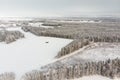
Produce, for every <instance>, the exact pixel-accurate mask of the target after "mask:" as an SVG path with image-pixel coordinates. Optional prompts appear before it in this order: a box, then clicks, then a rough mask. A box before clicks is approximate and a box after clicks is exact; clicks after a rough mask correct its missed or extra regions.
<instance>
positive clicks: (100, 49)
mask: <svg viewBox="0 0 120 80" xmlns="http://www.w3.org/2000/svg"><path fill="white" fill-rule="evenodd" d="M77 57H79V58H81V59H87V60H92V61H101V60H107V59H109V58H110V59H115V58H120V43H95V45H93V46H90V48H87V49H85V50H84V51H82V52H80V55H77Z"/></svg>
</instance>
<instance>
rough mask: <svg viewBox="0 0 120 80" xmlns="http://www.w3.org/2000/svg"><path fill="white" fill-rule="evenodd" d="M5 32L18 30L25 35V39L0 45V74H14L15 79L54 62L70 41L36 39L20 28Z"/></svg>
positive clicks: (48, 38) (36, 37) (49, 38)
mask: <svg viewBox="0 0 120 80" xmlns="http://www.w3.org/2000/svg"><path fill="white" fill-rule="evenodd" d="M7 30H19V31H21V32H22V33H24V34H25V38H23V39H20V40H18V41H16V42H13V43H10V44H5V43H0V50H1V53H0V73H3V72H15V74H16V76H17V78H20V77H21V75H23V74H24V73H25V72H28V71H31V70H34V69H40V67H41V66H43V65H45V64H48V63H49V62H51V61H52V60H54V57H55V56H56V55H57V52H58V51H59V50H60V49H61V48H62V47H64V46H65V45H67V44H68V43H70V42H71V41H72V40H68V39H60V38H51V37H38V36H35V35H33V34H31V33H25V32H23V31H22V30H21V28H20V27H18V28H7ZM56 45H57V46H56Z"/></svg>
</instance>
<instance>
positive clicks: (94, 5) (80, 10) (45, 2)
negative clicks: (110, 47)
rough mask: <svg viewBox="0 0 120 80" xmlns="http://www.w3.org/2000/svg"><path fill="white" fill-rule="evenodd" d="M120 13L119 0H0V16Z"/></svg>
mask: <svg viewBox="0 0 120 80" xmlns="http://www.w3.org/2000/svg"><path fill="white" fill-rule="evenodd" d="M81 15H89V16H94V15H115V16H117V15H120V0H0V17H11V16H13V17H14V16H15V17H16V16H18V17H41V16H43V17H44V16H45V17H47V16H48V17H49V16H81Z"/></svg>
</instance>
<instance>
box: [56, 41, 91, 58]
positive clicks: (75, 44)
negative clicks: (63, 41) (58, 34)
mask: <svg viewBox="0 0 120 80" xmlns="http://www.w3.org/2000/svg"><path fill="white" fill-rule="evenodd" d="M88 44H89V41H88V40H87V39H83V40H80V39H76V40H73V41H72V42H71V43H69V44H68V45H67V46H65V47H63V48H62V49H61V50H60V51H59V52H58V54H57V56H56V57H57V58H60V57H62V56H65V55H67V54H70V53H72V52H74V51H76V50H78V49H80V48H82V47H84V46H86V45H88Z"/></svg>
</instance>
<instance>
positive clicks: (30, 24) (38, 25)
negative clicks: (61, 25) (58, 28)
mask: <svg viewBox="0 0 120 80" xmlns="http://www.w3.org/2000/svg"><path fill="white" fill-rule="evenodd" d="M42 24H43V23H40V22H38V23H29V24H28V25H29V26H32V27H42V28H52V29H53V28H54V27H53V26H43V25H42Z"/></svg>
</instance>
